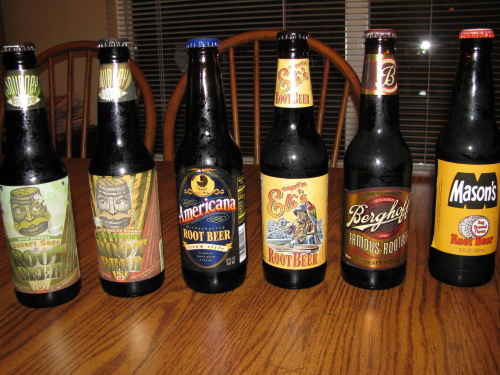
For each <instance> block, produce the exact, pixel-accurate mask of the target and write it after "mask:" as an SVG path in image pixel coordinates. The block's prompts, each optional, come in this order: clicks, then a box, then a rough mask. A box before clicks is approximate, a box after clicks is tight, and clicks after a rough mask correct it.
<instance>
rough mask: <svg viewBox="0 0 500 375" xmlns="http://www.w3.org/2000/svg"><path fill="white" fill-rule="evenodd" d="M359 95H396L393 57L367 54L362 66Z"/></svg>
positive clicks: (396, 80) (395, 70)
mask: <svg viewBox="0 0 500 375" xmlns="http://www.w3.org/2000/svg"><path fill="white" fill-rule="evenodd" d="M361 82H362V87H361V93H362V94H366V95H396V94H398V79H397V69H396V59H395V58H394V55H383V54H380V55H379V54H367V55H365V61H364V65H363V79H362V81H361Z"/></svg>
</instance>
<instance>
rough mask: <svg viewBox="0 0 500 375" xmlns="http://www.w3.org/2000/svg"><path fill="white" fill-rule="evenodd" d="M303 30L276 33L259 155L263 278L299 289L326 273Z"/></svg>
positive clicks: (324, 175)
mask: <svg viewBox="0 0 500 375" xmlns="http://www.w3.org/2000/svg"><path fill="white" fill-rule="evenodd" d="M308 37H309V35H308V34H307V33H306V32H302V31H282V32H280V33H278V35H277V39H278V59H277V74H276V90H275V98H274V126H273V128H272V130H271V132H270V134H269V136H268V137H267V139H266V141H265V143H264V145H263V147H262V155H261V164H260V171H261V179H262V241H263V268H264V276H265V279H266V280H267V281H268V282H269V283H271V284H272V285H275V286H278V287H282V288H290V289H300V288H308V287H312V286H314V285H317V284H319V283H321V282H322V281H323V280H324V278H325V272H326V264H327V260H326V249H327V239H328V235H327V228H328V153H327V150H326V147H325V144H324V142H323V140H322V139H321V137H320V135H319V134H318V132H317V131H316V127H315V124H314V112H313V111H314V108H313V96H312V86H311V76H310V72H309V47H308V44H307V38H308Z"/></svg>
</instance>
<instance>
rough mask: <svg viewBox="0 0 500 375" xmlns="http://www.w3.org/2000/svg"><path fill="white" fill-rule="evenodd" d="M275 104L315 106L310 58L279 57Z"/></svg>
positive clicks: (292, 106)
mask: <svg viewBox="0 0 500 375" xmlns="http://www.w3.org/2000/svg"><path fill="white" fill-rule="evenodd" d="M274 105H275V106H276V107H283V108H302V107H312V106H313V96H312V86H311V75H310V73H309V59H278V72H277V74H276V92H275V95H274Z"/></svg>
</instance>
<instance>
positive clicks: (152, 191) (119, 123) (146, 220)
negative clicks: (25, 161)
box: [89, 39, 164, 297]
mask: <svg viewBox="0 0 500 375" xmlns="http://www.w3.org/2000/svg"><path fill="white" fill-rule="evenodd" d="M98 47H99V54H98V57H99V60H100V68H99V91H98V103H97V110H98V118H97V121H98V134H99V142H98V147H97V152H96V153H95V155H94V157H93V158H92V160H91V162H90V167H89V178H90V194H91V203H92V212H93V216H94V225H95V236H96V243H97V260H98V267H99V274H100V279H101V285H102V287H103V289H104V290H105V291H106V292H107V293H109V294H111V295H113V296H118V297H135V296H141V295H144V294H147V293H151V292H153V291H155V290H156V289H158V288H159V287H160V286H161V285H162V284H163V280H164V269H163V268H164V266H163V244H162V236H161V223H160V209H159V204H158V183H157V176H156V168H155V163H154V161H153V158H152V157H151V155H150V153H149V151H148V150H147V148H146V146H145V145H144V143H143V142H142V140H141V137H140V134H139V121H138V116H137V106H136V90H135V83H134V79H133V77H132V72H131V71H130V66H129V62H128V61H129V57H130V52H129V49H128V41H127V40H126V39H103V40H100V41H99V42H98Z"/></svg>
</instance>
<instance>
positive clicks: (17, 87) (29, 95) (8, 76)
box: [5, 69, 44, 111]
mask: <svg viewBox="0 0 500 375" xmlns="http://www.w3.org/2000/svg"><path fill="white" fill-rule="evenodd" d="M43 107H44V102H43V96H42V88H41V86H40V81H39V79H38V74H37V71H36V70H34V69H30V70H7V71H5V109H8V110H19V111H21V110H23V111H24V110H27V109H37V108H43Z"/></svg>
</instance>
